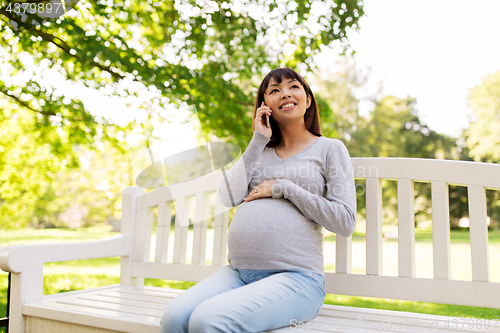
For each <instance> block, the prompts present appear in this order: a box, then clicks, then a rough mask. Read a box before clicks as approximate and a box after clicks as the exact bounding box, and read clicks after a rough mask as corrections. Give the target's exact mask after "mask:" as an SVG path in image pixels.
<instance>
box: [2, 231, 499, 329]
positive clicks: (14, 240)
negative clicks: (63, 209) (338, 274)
mask: <svg viewBox="0 0 500 333" xmlns="http://www.w3.org/2000/svg"><path fill="white" fill-rule="evenodd" d="M110 229H111V227H110V226H102V227H93V228H84V229H79V230H70V229H44V230H30V229H24V230H14V231H8V232H6V231H3V232H0V239H1V240H2V242H1V246H2V247H3V246H8V245H29V244H41V243H62V242H76V241H90V240H96V239H100V238H106V237H110V236H114V235H116V233H113V232H111V231H110ZM415 237H416V252H417V258H416V260H417V272H418V271H423V272H424V273H425V274H432V263H430V266H429V263H428V262H427V261H428V258H427V257H426V256H428V255H429V251H430V252H432V250H429V249H432V231H430V230H419V229H417V230H415ZM325 240H326V242H325V251H327V250H328V249H329V247H331V246H333V244H332V243H331V242H333V241H335V235H334V234H332V235H327V237H325ZM364 242H365V234H364V232H360V231H359V230H357V231H356V232H355V234H354V235H353V273H363V268H362V267H357V266H356V265H357V264H356V262H359V263H362V262H363V260H364V257H363V256H364V254H363V250H362V249H363V247H362V246H363V243H364ZM451 244H452V246H451V255H452V264H453V268H454V269H455V268H456V267H455V266H458V268H459V269H463V267H461V266H463V265H462V264H461V261H460V260H462V259H463V258H462V257H464V256H466V255H464V252H461V251H465V252H467V249H469V251H470V246H469V245H468V244H469V232H468V231H467V230H466V231H455V230H453V231H451ZM489 244H490V249H492V250H490V260H491V262H498V261H500V231H490V232H489ZM394 249H396V251H397V242H396V241H392V240H388V241H385V242H384V268H383V269H384V275H395V274H396V275H397V260H396V261H395V262H394V261H393V260H392V259H390V258H388V259H387V258H386V254H387V255H388V254H391V252H393V250H394ZM419 251H420V252H422V253H423V254H422V253H421V254H420V255H419V253H420V252H419ZM358 254H359V255H360V257H359V258H358V257H356V256H357V255H358ZM325 256H326V252H325ZM466 259H467V258H466ZM391 260H392V261H391ZM119 262H120V261H119V258H118V257H116V258H102V259H90V260H79V261H68V262H63V263H48V264H45V266H44V294H45V295H49V294H55V293H61V292H67V291H72V290H80V289H87V288H95V287H100V286H106V285H111V284H116V283H119V270H120V265H119ZM469 265H470V257H469ZM393 266H394V267H393ZM429 267H430V271H429ZM495 268H496V267H495ZM325 269H326V270H327V271H331V270H334V264H326V265H325ZM429 272H430V273H429ZM468 274H469V273H468V272H462V271H460V270H458V271H452V278H454V279H457V277H458V278H462V279H465V280H467V279H468ZM417 277H420V276H418V274H417ZM464 277H465V278H464ZM492 277H494V278H492V280H493V281H495V279H496V278H498V280H499V281H500V273H497V272H496V271H494V270H493V271H492ZM469 280H470V279H469ZM145 284H146V285H149V286H158V287H170V288H176V289H188V288H189V287H191V286H192V285H194V284H195V283H194V282H180V281H169V280H154V279H146V281H145ZM6 297H7V274H6V273H5V272H2V271H0V317H4V316H5V314H6V302H7V300H6ZM325 303H326V304H335V305H344V306H355V307H363V308H377V309H386V310H396V311H408V312H418V313H429V314H438V315H447V316H456V317H464V318H484V319H495V318H500V309H489V308H481V307H468V306H456V305H447V304H434V303H423V302H413V301H401V300H391V299H377V298H371V297H354V296H344V295H333V294H328V295H327V297H326V299H325ZM0 332H2V330H1V329H0Z"/></svg>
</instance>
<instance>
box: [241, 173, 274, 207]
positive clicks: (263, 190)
mask: <svg viewBox="0 0 500 333" xmlns="http://www.w3.org/2000/svg"><path fill="white" fill-rule="evenodd" d="M275 181H276V180H275V179H273V180H264V181H263V182H262V183H260V184H259V185H257V186H255V187H254V189H253V190H252V192H250V193H249V194H248V196H247V197H246V198H245V199H243V200H244V201H245V202H248V201H252V200H254V199H258V198H266V197H272V189H273V185H274V182H275Z"/></svg>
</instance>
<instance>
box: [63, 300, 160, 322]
mask: <svg viewBox="0 0 500 333" xmlns="http://www.w3.org/2000/svg"><path fill="white" fill-rule="evenodd" d="M58 303H59V304H70V305H77V306H82V307H88V308H92V309H102V310H111V311H117V312H122V313H131V314H138V315H145V316H152V317H159V318H161V317H162V315H163V312H164V310H158V309H151V308H143V307H139V306H132V305H126V304H122V303H106V302H101V301H92V300H85V299H78V298H74V299H67V300H61V301H59V302H58Z"/></svg>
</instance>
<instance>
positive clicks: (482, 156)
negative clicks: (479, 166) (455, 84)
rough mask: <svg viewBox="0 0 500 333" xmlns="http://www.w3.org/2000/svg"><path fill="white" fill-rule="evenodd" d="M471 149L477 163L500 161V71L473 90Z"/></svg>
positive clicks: (470, 101)
mask: <svg viewBox="0 0 500 333" xmlns="http://www.w3.org/2000/svg"><path fill="white" fill-rule="evenodd" d="M468 107H469V108H470V110H471V113H470V117H469V120H470V124H469V128H468V129H467V130H466V131H465V133H464V134H465V137H466V143H467V147H468V148H469V149H470V154H471V156H472V157H473V158H474V160H476V161H483V162H493V163H499V162H500V71H499V72H496V73H493V74H489V75H487V76H486V77H484V78H483V81H482V83H481V84H480V85H477V86H475V87H473V88H472V89H470V91H469V96H468Z"/></svg>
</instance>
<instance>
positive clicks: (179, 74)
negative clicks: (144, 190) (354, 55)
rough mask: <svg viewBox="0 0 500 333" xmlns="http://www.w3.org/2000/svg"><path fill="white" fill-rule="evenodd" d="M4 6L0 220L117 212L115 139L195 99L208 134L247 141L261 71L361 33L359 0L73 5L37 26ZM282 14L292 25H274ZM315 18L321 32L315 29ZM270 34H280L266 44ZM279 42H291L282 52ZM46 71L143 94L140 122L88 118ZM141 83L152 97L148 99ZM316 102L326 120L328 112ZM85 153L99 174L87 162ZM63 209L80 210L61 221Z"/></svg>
mask: <svg viewBox="0 0 500 333" xmlns="http://www.w3.org/2000/svg"><path fill="white" fill-rule="evenodd" d="M39 2H40V3H41V4H44V3H47V1H39ZM9 4H11V1H7V0H0V53H1V54H2V57H1V60H0V65H1V66H2V73H1V74H0V94H1V95H2V96H3V98H4V99H3V101H1V100H0V103H2V105H1V108H0V170H1V173H0V227H1V228H16V227H23V226H25V225H42V226H47V227H51V226H56V227H57V226H67V225H77V224H82V223H83V224H84V225H92V224H95V223H98V222H104V221H106V220H109V219H112V218H113V215H114V217H115V218H116V217H117V216H116V215H119V210H120V208H119V202H118V201H117V200H118V198H119V193H121V190H122V189H123V187H124V186H125V185H128V184H130V183H131V176H132V173H131V170H129V169H127V167H126V166H125V163H126V162H127V158H126V156H125V155H126V153H125V152H126V151H127V150H128V149H129V147H128V146H127V145H126V144H124V142H123V141H122V140H120V139H118V138H119V137H120V136H121V137H124V136H127V135H129V134H132V133H133V134H134V135H139V136H142V137H144V140H145V141H146V144H147V146H149V143H150V142H151V141H152V139H153V138H152V136H151V133H150V132H151V131H150V125H151V121H152V119H154V118H155V119H156V118H159V119H160V120H162V121H168V120H167V119H164V117H163V116H162V114H161V108H162V107H164V106H165V105H167V104H169V103H177V104H179V103H182V102H185V103H187V104H188V105H194V106H195V107H196V108H197V111H198V116H199V119H200V121H201V124H202V127H203V132H204V134H205V135H206V137H207V138H208V139H209V140H210V139H211V138H212V137H213V135H217V137H220V138H227V139H229V140H231V141H232V142H235V143H237V144H239V145H240V147H245V146H246V145H247V144H248V142H249V140H250V139H251V135H252V133H251V130H249V129H251V123H252V119H251V116H249V114H251V111H252V108H253V99H254V96H253V94H254V93H255V91H256V85H257V84H258V83H259V82H260V80H261V78H262V73H264V72H266V71H268V70H269V69H271V68H273V67H278V66H283V65H290V66H294V67H295V65H298V64H300V63H304V64H305V65H306V67H307V66H312V65H313V64H312V63H311V62H310V59H311V57H312V55H313V54H314V53H317V52H318V51H319V50H320V47H321V46H322V45H329V44H330V43H331V42H332V41H335V40H338V41H340V42H341V45H342V50H339V51H342V52H346V51H347V50H349V49H350V46H349V43H348V40H347V37H346V36H347V35H346V32H347V31H348V30H349V29H354V30H356V29H358V25H357V24H358V21H359V19H360V17H361V16H362V15H363V8H362V2H361V1H358V0H344V1H332V0H330V1H325V2H321V3H314V4H313V3H312V2H310V1H298V2H289V1H286V2H283V1H282V2H274V1H271V2H268V1H246V2H244V6H243V7H241V8H236V6H235V5H234V4H232V3H227V2H223V1H215V2H213V1H212V2H210V3H205V1H183V2H182V6H181V5H180V4H175V3H174V2H173V1H169V0H166V1H155V2H151V1H149V2H145V1H139V2H129V1H113V2H103V1H97V2H89V1H79V2H78V4H77V6H76V8H75V9H74V10H73V11H71V13H68V14H66V15H64V16H61V17H59V18H57V19H54V20H52V21H47V22H41V18H40V17H39V16H38V15H37V14H30V13H29V12H26V13H24V14H25V15H26V17H25V18H23V17H22V15H20V14H18V13H16V12H13V11H9V8H8V5H9ZM314 6H323V10H321V11H319V12H320V14H319V15H318V16H315V15H313V14H312V13H311V12H312V8H313V7H314ZM243 8H253V11H251V12H248V13H247V12H245V11H244V10H243ZM260 13H269V14H270V17H269V18H265V19H264V18H263V17H260ZM284 17H286V18H287V20H288V21H290V20H295V21H296V22H295V23H296V24H295V25H291V26H288V25H281V22H282V20H283V18H284ZM33 20H35V21H37V22H39V23H43V24H38V25H33V24H32V22H33ZM313 23H317V24H315V25H314V26H318V27H320V29H319V30H313V29H311V28H310V27H311V26H313ZM277 24H278V25H277ZM276 26H279V28H278V29H277V30H272V29H275V27H276ZM292 26H294V27H295V28H291V27H292ZM296 28H297V29H296ZM270 31H275V32H276V34H277V35H278V36H277V37H279V36H286V37H287V38H276V41H275V42H273V43H269V40H267V39H266V38H268V36H270V34H269V32H270ZM284 43H291V44H293V45H295V46H296V49H295V51H294V53H293V55H292V56H291V57H288V58H286V59H285V57H284V55H283V54H282V50H283V45H284ZM195 62H196V63H195ZM34 69H36V71H37V73H38V74H35V73H34ZM49 70H55V71H57V72H58V73H61V74H62V75H63V76H64V78H65V79H66V80H67V84H68V85H72V86H73V87H76V84H77V83H78V84H79V85H83V86H85V87H88V88H91V89H94V90H101V91H103V92H105V93H106V94H109V95H116V96H117V95H120V96H121V97H128V98H130V99H133V100H134V101H139V104H140V105H139V109H141V110H143V111H145V113H147V118H146V120H140V121H137V122H136V123H134V122H131V123H129V124H128V125H127V126H124V127H121V126H118V125H117V124H114V123H113V122H112V121H109V120H105V119H103V118H102V117H95V116H93V115H92V114H91V113H90V112H89V110H88V109H87V108H86V107H85V105H84V104H83V103H82V101H81V100H80V96H74V97H71V96H63V95H62V94H61V92H60V91H58V89H57V88H56V87H55V86H52V85H51V84H49V83H47V82H43V81H42V80H41V76H40V73H42V76H43V75H44V74H45V73H47V72H48V71H49ZM13 78H16V79H15V80H13ZM132 83H133V84H132ZM137 87H140V89H143V90H148V91H149V92H151V93H156V97H154V98H143V97H142V96H141V94H140V92H138V89H137ZM320 102H321V101H320ZM322 110H323V111H322V112H323V113H322V114H321V115H322V116H323V117H324V119H329V113H328V109H327V108H323V109H322ZM103 147H104V148H103ZM82 156H83V158H89V159H90V160H91V161H92V162H93V164H92V167H93V168H94V169H98V168H99V169H98V170H97V171H100V172H97V173H96V172H91V171H90V170H86V169H85V167H84V166H82V164H83V163H82V160H81V159H82ZM89 156H90V157H89ZM75 174H80V175H82V177H84V179H80V180H77V179H76V177H75ZM104 175H107V178H103V177H104ZM96 187H98V188H100V190H99V189H97V190H96ZM104 188H106V190H104ZM90 199H92V200H90ZM89 202H92V206H89V205H87V203H89ZM82 206H85V209H83V208H82ZM64 212H66V215H68V216H71V215H75V214H74V212H77V213H78V214H83V215H84V216H85V218H83V219H80V220H79V222H75V221H69V222H68V221H63V219H61V218H60V215H59V214H60V213H64ZM78 214H76V215H78ZM75 223H76V224H75Z"/></svg>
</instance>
